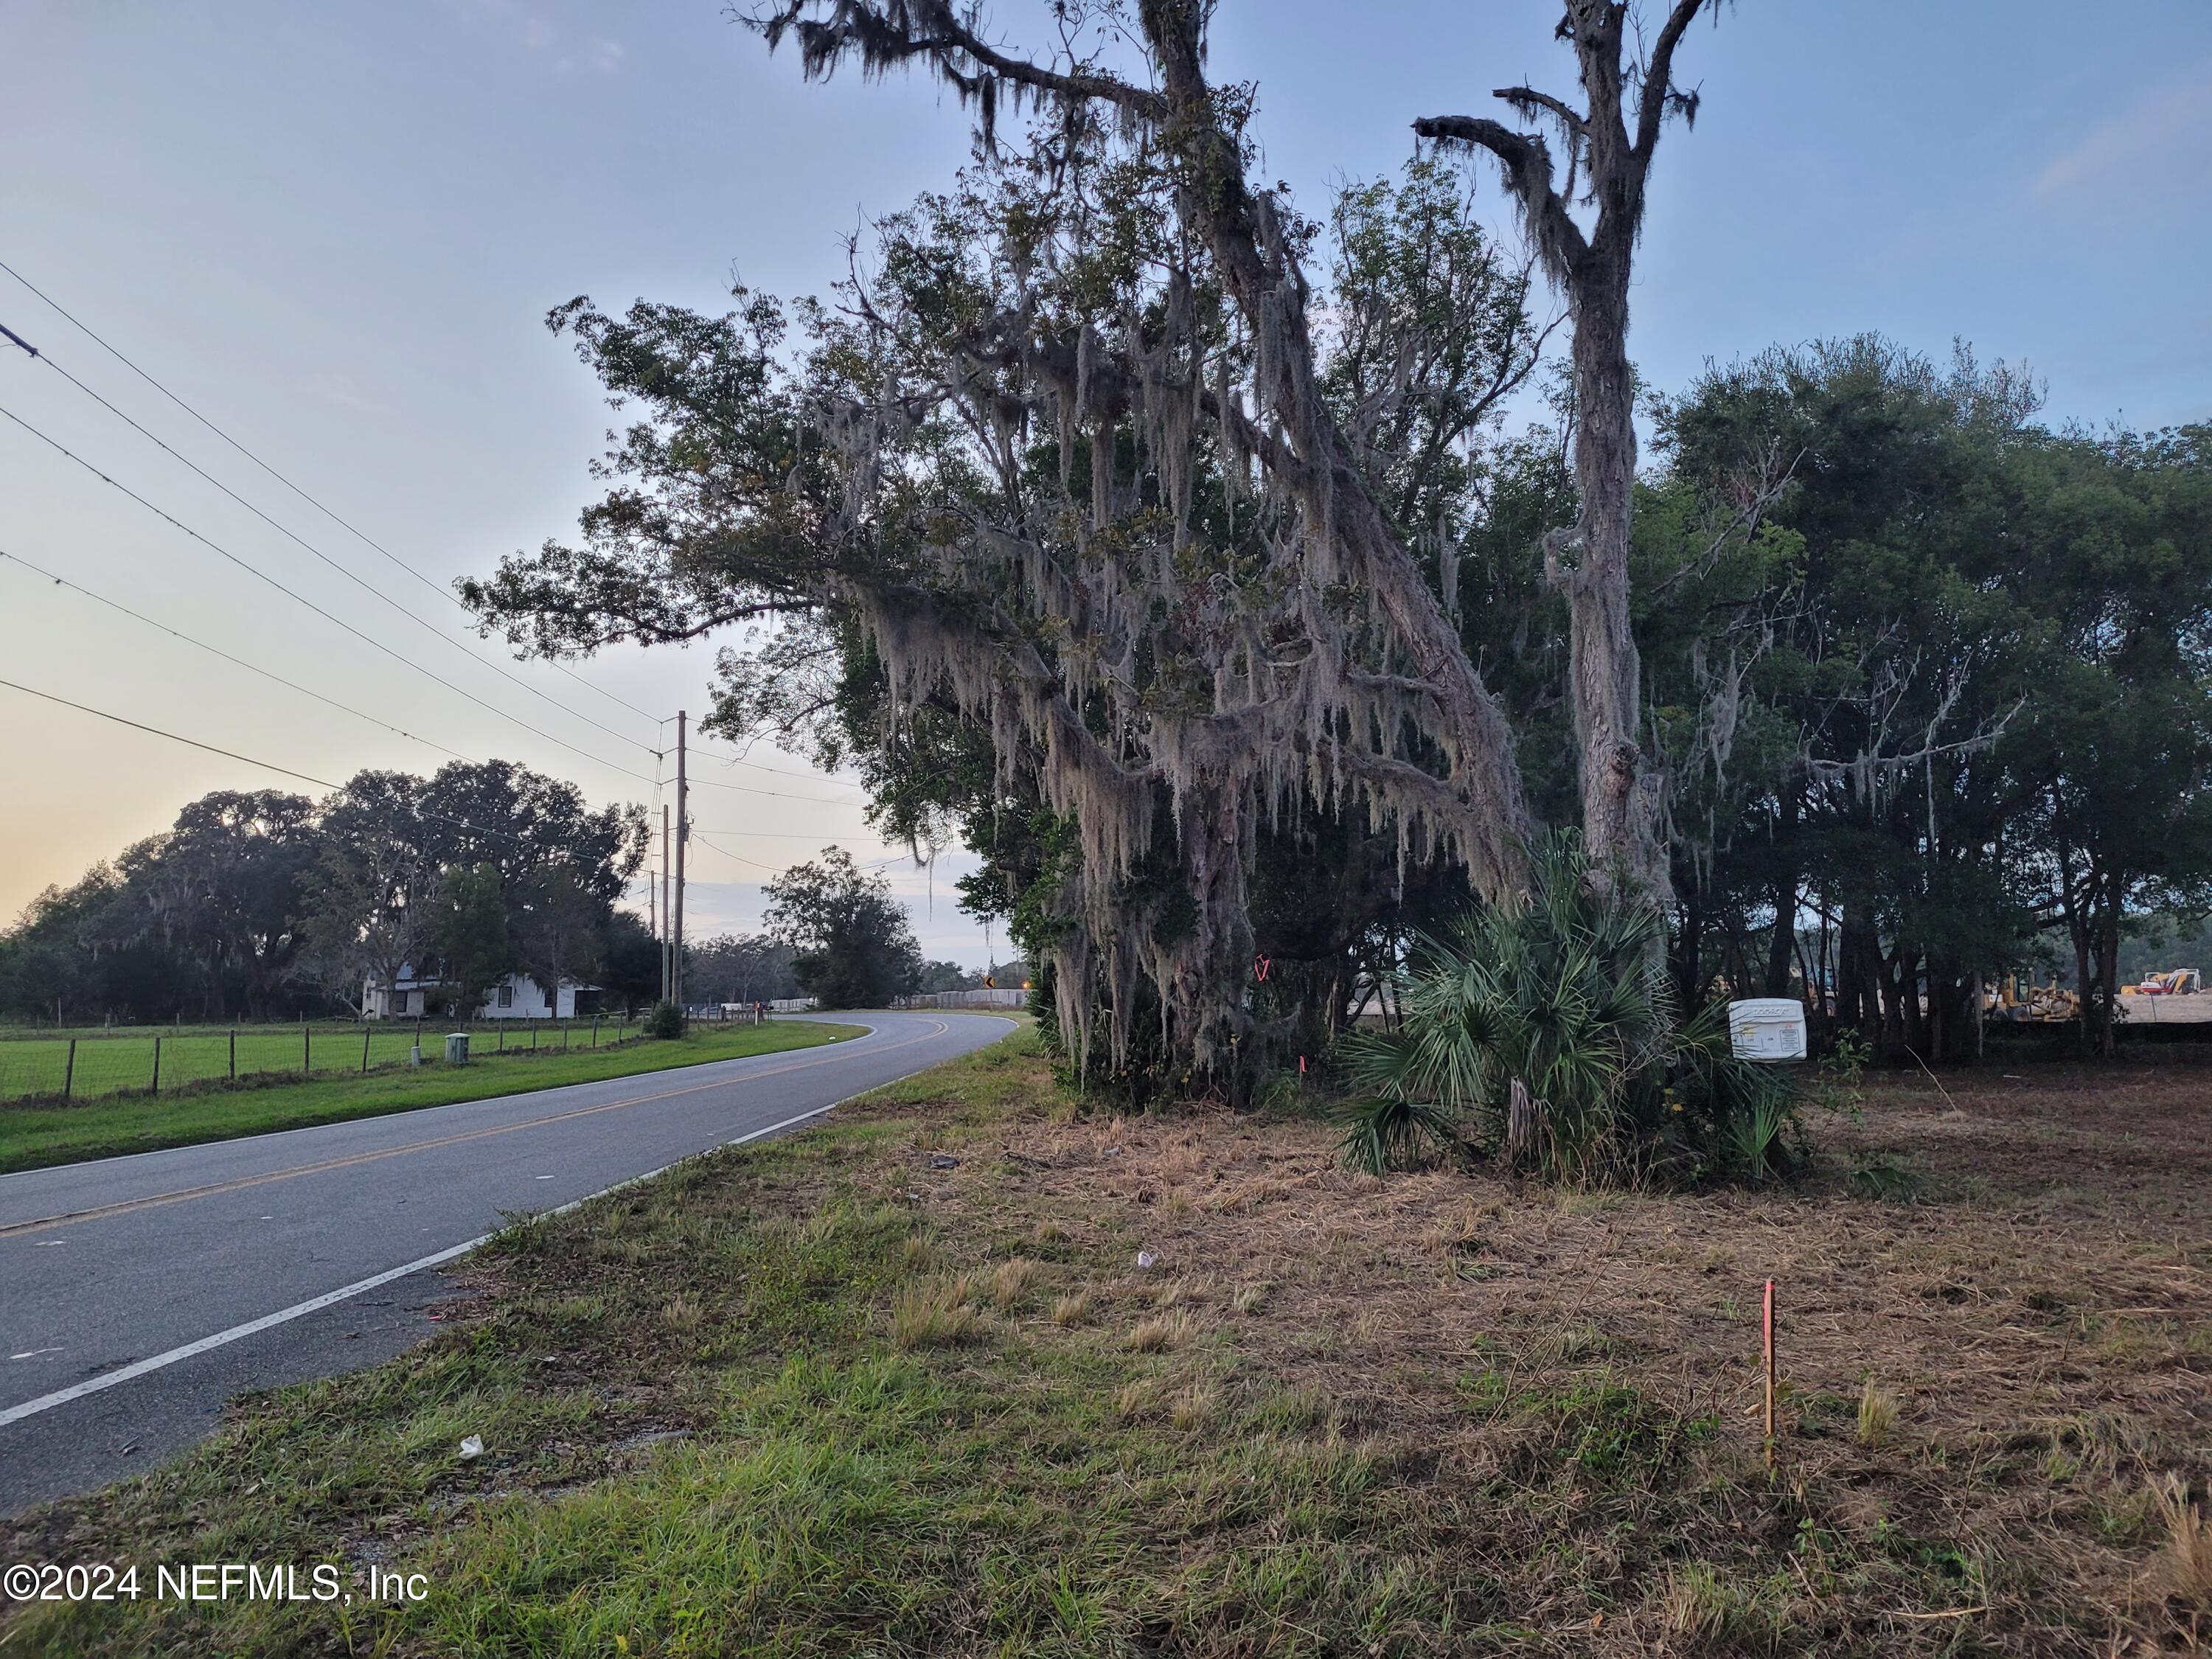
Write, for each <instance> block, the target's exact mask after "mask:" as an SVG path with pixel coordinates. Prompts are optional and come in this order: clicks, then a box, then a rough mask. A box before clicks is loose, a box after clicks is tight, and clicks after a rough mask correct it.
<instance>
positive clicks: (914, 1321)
mask: <svg viewBox="0 0 2212 1659" xmlns="http://www.w3.org/2000/svg"><path fill="white" fill-rule="evenodd" d="M981 1331H982V1317H981V1315H980V1314H979V1313H978V1312H977V1311H976V1309H975V1283H974V1281H973V1280H972V1279H970V1278H969V1276H968V1275H967V1274H964V1273H952V1274H942V1275H939V1277H937V1278H934V1279H918V1280H916V1281H915V1283H913V1284H910V1285H902V1286H901V1287H900V1288H899V1289H898V1291H896V1292H895V1293H894V1295H893V1296H892V1298H891V1341H892V1342H893V1344H894V1345H896V1346H898V1347H901V1348H944V1347H951V1346H954V1345H956V1344H958V1343H962V1342H972V1341H974V1340H975V1339H976V1338H977V1337H978V1336H979V1335H980V1334H981Z"/></svg>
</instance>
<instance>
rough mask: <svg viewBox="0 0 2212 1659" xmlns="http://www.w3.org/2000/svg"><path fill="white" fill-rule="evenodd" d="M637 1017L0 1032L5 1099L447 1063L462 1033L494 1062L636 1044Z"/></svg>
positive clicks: (88, 1096)
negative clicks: (450, 1042) (453, 1036)
mask: <svg viewBox="0 0 2212 1659" xmlns="http://www.w3.org/2000/svg"><path fill="white" fill-rule="evenodd" d="M459 1030H466V1031H467V1032H468V1034H469V1059H470V1060H471V1063H474V1062H476V1061H478V1060H490V1061H496V1060H502V1059H520V1057H522V1056H524V1055H526V1054H547V1053H555V1054H557V1053H560V1052H562V1050H565V1049H570V1048H613V1047H616V1046H617V1045H619V1044H623V1043H627V1042H636V1041H637V1040H638V1037H639V1036H640V1034H641V1027H640V1025H639V1023H638V1022H637V1021H635V1020H632V1019H616V1018H596V1019H564V1020H496V1021H490V1022H486V1023H481V1024H476V1025H472V1026H467V1027H463V1026H459V1025H427V1024H424V1025H417V1024H392V1023H386V1022H377V1023H374V1024H369V1023H362V1024H350V1025H291V1026H284V1025H276V1026H270V1025H241V1026H237V1027H234V1028H228V1029H222V1030H209V1029H207V1028H204V1027H202V1028H199V1029H197V1030H188V1029H180V1030H173V1031H155V1032H147V1031H121V1032H115V1033H112V1034H106V1033H103V1034H100V1035H98V1036H26V1037H9V1038H0V1103H7V1104H14V1103H33V1102H35V1103H48V1104H52V1103H69V1102H76V1101H85V1100H100V1099H104V1098H107V1097H113V1096H117V1095H133V1094H137V1095H165V1094H170V1093H173V1092H175V1091H179V1090H182V1089H188V1088H207V1087H216V1086H222V1085H228V1084H232V1083H245V1082H257V1081H265V1080H267V1079H270V1078H272V1077H287V1076H289V1077H294V1078H309V1077H335V1076H342V1075H344V1074H346V1073H355V1074H359V1073H366V1072H378V1071H388V1070H392V1069H395V1068H398V1067H402V1066H412V1065H414V1064H416V1061H417V1054H416V1050H417V1048H418V1047H419V1048H420V1051H421V1052H420V1056H419V1059H420V1062H421V1063H422V1064H423V1065H442V1064H444V1063H445V1055H446V1037H447V1034H448V1033H449V1032H452V1031H459Z"/></svg>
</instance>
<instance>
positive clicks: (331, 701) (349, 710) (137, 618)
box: [0, 548, 475, 764]
mask: <svg viewBox="0 0 2212 1659" xmlns="http://www.w3.org/2000/svg"><path fill="white" fill-rule="evenodd" d="M0 559H6V560H9V561H10V562H13V563H15V564H17V565H20V566H21V567H22V568H24V569H26V570H27V571H29V572H30V573H31V574H33V575H34V576H43V577H45V578H46V580H48V581H50V582H52V583H53V584H54V585H55V586H58V587H66V588H68V589H69V590H70V592H72V593H81V594H82V595H83V596H84V597H85V598H86V599H90V600H91V601H92V602H93V603H94V604H95V605H106V607H107V608H108V609H109V610H110V611H120V612H121V613H122V614H123V615H125V616H126V617H130V618H131V620H132V621H134V622H142V623H145V624H146V626H147V627H149V628H153V629H160V630H161V632H162V633H164V634H167V635H169V637H170V638H172V639H177V640H182V641H184V642H185V644H186V645H191V646H197V647H199V648H200V649H201V650H203V651H204V652H207V653H209V654H210V655H211V656H216V657H221V658H222V659H223V660H224V661H225V662H228V663H235V664H237V665H238V666H239V667H240V668H243V669H245V670H246V671H248V672H249V673H254V674H258V675H260V676H261V678H264V679H265V680H270V681H273V682H275V683H276V684H278V685H281V686H283V687H284V688H285V690H289V691H296V692H298V693H299V694H300V695H301V696H303V697H313V699H314V700H315V701H316V702H319V703H323V704H325V705H327V706H328V707H330V708H335V709H337V710H338V711H339V712H340V713H341V714H350V715H352V716H353V717H354V718H355V719H356V720H367V721H368V723H369V724H370V725H371V726H382V727H383V728H384V729H385V730H386V731H387V732H396V733H397V734H398V736H400V737H403V738H406V739H407V740H408V741H409V742H410V743H419V744H422V745H423V746H424V747H426V748H429V749H435V750H437V751H438V752H439V753H440V754H441V755H451V756H452V757H453V758H454V759H455V760H459V761H468V762H470V763H471V764H475V759H474V757H472V756H469V755H464V754H463V753H462V752H461V751H460V750H458V749H448V748H447V746H446V745H445V744H442V743H440V742H438V741H437V740H436V739H435V738H425V737H422V736H419V735H417V734H416V733H415V732H410V731H408V730H406V729H405V728H404V727H402V726H394V725H392V723H391V722H390V721H389V720H379V719H377V717H376V716H375V715H374V714H368V713H366V712H365V711H363V710H362V709H359V708H355V707H354V706H353V705H352V704H351V703H349V702H340V701H338V699H337V698H336V697H326V696H324V695H323V694H322V693H321V692H319V691H316V690H311V689H310V688H308V687H307V686H304V685H301V684H300V683H299V682H298V681H296V680H288V679H286V678H284V677H283V675H282V674H279V673H277V672H276V671H274V670H272V669H267V668H264V667H263V666H261V665H260V664H258V663H254V662H248V661H247V660H246V659H245V658H243V657H234V656H233V655H232V654H231V653H229V652H228V651H225V650H224V649H222V647H220V646H215V645H210V644H209V643H208V642H207V641H205V640H197V639H194V638H193V637H192V636H191V635H190V634H186V633H185V632H183V631H181V630H180V629H174V628H172V627H170V626H169V625H168V623H165V622H156V621H155V619H154V618H153V617H149V616H147V615H145V614H144V613H143V612H141V611H133V610H132V609H131V607H130V606H129V605H125V604H122V603H121V602H120V601H118V600H115V599H109V598H108V597H107V596H106V594H104V593H95V592H93V591H92V590H91V589H90V588H88V587H86V586H83V585H82V584H81V583H78V582H73V581H71V580H70V579H69V578H68V577H66V576H57V575H56V574H54V573H53V572H52V571H51V570H44V569H41V568H40V567H39V566H37V565H35V564H33V563H32V562H30V561H29V560H28V559H27V558H25V557H23V556H22V555H21V554H20V553H10V552H9V551H8V550H6V549H4V548H0Z"/></svg>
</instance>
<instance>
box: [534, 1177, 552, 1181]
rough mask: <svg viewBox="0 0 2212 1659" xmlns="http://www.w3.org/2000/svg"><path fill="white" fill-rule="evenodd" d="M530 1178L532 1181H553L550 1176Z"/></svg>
mask: <svg viewBox="0 0 2212 1659" xmlns="http://www.w3.org/2000/svg"><path fill="white" fill-rule="evenodd" d="M530 1178H531V1179H532V1181H550V1180H552V1179H553V1177H552V1176H531V1177H530Z"/></svg>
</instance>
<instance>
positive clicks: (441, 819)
mask: <svg viewBox="0 0 2212 1659" xmlns="http://www.w3.org/2000/svg"><path fill="white" fill-rule="evenodd" d="M0 686H5V687H7V688H8V690H10V691H21V693H23V695H24V696H30V697H40V698H43V699H44V700H45V701H46V702H52V703H59V704H60V705H61V706H62V707H63V708H74V709H76V711H77V713H79V714H91V715H93V716H94V717H96V718H97V719H100V720H112V721H113V722H114V723H115V724H116V725H118V726H129V727H130V728H131V730H132V731H134V732H145V733H146V734H147V735H149V737H156V738H167V739H168V740H169V741H170V742H171V743H181V744H184V745H185V747H187V748H190V749H198V750H205V751H206V752H207V753H209V754H210V755H221V756H222V757H223V758H224V759H226V760H234V761H243V762H245V763H246V765H248V766H258V767H259V768H260V769H262V770H264V772H275V773H278V774H280V775H283V776H284V777H288V778H297V779H299V781H301V782H302V783H312V784H313V785H314V786H315V787H318V788H319V789H331V790H336V791H337V792H338V793H341V794H342V793H344V791H345V785H343V784H342V783H333V782H331V781H330V780H329V779H328V778H319V777H316V776H315V775H313V773H309V772H301V771H296V770H295V769H293V768H291V767H289V766H279V765H277V764H276V762H274V761H265V760H257V759H256V758H254V757H252V755H241V754H240V753H239V752H238V751H237V750H235V749H224V748H222V747H220V746H218V745H217V744H212V743H202V742H201V741H200V740H199V739H198V738H188V737H185V736H184V735H183V734H182V733H180V732H165V731H163V730H162V729H161V727H160V726H148V725H146V724H145V723H144V722H143V721H141V720H128V719H126V718H125V717H124V716H123V715H121V714H110V713H108V711H107V710H106V709H105V708H94V707H92V705H91V704H89V703H82V702H72V701H71V700H70V699H69V698H67V697H64V696H57V695H56V694H55V693H53V692H52V691H41V690H39V689H38V688H37V687H36V686H33V685H23V684H19V683H17V682H16V681H15V680H9V679H0ZM415 815H416V817H422V818H428V820H430V821H431V822H432V823H449V824H452V825H453V827H454V828H456V829H466V830H469V831H471V833H472V834H475V835H479V836H491V837H492V838H494V839H495V840H505V841H507V842H512V843H513V845H515V846H517V847H525V846H527V845H528V844H529V843H528V842H526V841H525V840H524V839H523V838H522V837H521V836H519V835H517V834H516V833H515V832H514V831H513V830H512V829H499V828H496V827H495V826H493V825H490V824H483V823H471V822H470V821H469V820H468V819H466V818H456V817H448V816H447V814H445V813H443V812H426V811H421V810H420V809H419V808H418V809H415Z"/></svg>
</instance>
